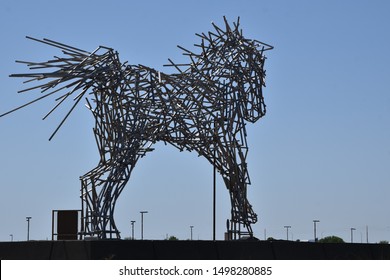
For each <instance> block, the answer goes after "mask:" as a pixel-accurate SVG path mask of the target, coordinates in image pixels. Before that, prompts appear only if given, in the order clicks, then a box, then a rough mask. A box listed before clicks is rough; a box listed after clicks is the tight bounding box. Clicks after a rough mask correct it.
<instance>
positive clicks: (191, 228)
mask: <svg viewBox="0 0 390 280" xmlns="http://www.w3.org/2000/svg"><path fill="white" fill-rule="evenodd" d="M190 228H191V240H192V229H193V228H194V226H190Z"/></svg>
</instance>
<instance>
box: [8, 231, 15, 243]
mask: <svg viewBox="0 0 390 280" xmlns="http://www.w3.org/2000/svg"><path fill="white" fill-rule="evenodd" d="M9 236H11V242H12V241H14V235H13V234H12V233H11V234H10V235H9Z"/></svg>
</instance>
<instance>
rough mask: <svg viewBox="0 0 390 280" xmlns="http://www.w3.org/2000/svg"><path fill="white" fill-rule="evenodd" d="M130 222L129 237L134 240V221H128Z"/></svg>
mask: <svg viewBox="0 0 390 280" xmlns="http://www.w3.org/2000/svg"><path fill="white" fill-rule="evenodd" d="M130 222H131V239H132V240H134V223H135V221H130Z"/></svg>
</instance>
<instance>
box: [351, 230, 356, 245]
mask: <svg viewBox="0 0 390 280" xmlns="http://www.w3.org/2000/svg"><path fill="white" fill-rule="evenodd" d="M354 230H356V228H351V243H353V231H354Z"/></svg>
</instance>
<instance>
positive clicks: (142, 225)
mask: <svg viewBox="0 0 390 280" xmlns="http://www.w3.org/2000/svg"><path fill="white" fill-rule="evenodd" d="M140 213H141V240H144V214H146V213H148V211H140Z"/></svg>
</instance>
